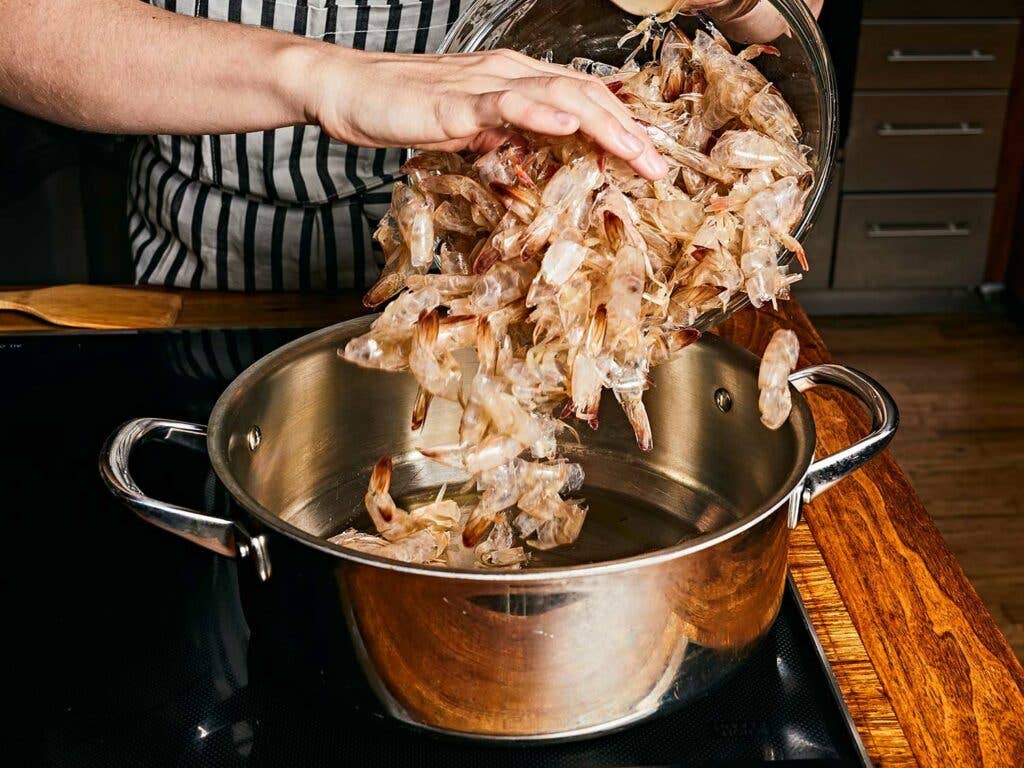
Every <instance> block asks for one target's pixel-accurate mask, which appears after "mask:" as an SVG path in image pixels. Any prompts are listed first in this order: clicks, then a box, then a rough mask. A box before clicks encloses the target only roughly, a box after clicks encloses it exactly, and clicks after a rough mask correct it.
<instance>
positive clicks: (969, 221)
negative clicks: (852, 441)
mask: <svg viewBox="0 0 1024 768" xmlns="http://www.w3.org/2000/svg"><path fill="white" fill-rule="evenodd" d="M1021 14H1024V2H1022V0H979V2H977V3H972V4H971V5H970V6H965V5H964V4H963V3H959V2H950V1H948V0H939V1H938V2H930V3H918V2H911V1H910V0H865V2H864V6H863V18H862V20H861V27H860V37H859V42H858V46H857V64H856V71H855V75H854V91H853V98H852V106H851V116H850V128H849V133H848V138H847V141H846V144H845V147H844V169H843V178H842V189H841V191H840V193H839V200H838V204H837V208H838V221H837V224H836V234H835V239H834V251H833V263H832V274H831V280H830V282H829V285H828V288H827V289H826V288H823V287H822V286H821V285H820V283H819V284H816V285H814V286H813V289H814V290H813V298H812V297H810V296H808V297H807V304H808V305H809V306H811V307H812V308H813V309H816V310H818V311H822V312H827V311H829V308H830V306H831V307H835V308H836V311H842V312H857V311H864V312H871V311H876V310H877V308H878V307H880V306H883V305H884V306H885V307H886V309H887V310H892V309H894V308H896V309H900V308H902V309H904V310H906V311H914V310H916V309H926V308H927V309H931V310H934V309H935V308H936V306H944V304H943V302H946V301H947V300H948V301H949V302H950V306H963V305H965V304H971V303H972V302H976V301H977V299H976V296H977V291H976V289H977V288H978V287H979V286H980V285H982V284H983V283H984V282H985V281H986V280H992V279H993V277H992V276H991V275H987V274H986V257H987V254H988V251H989V249H990V233H991V232H992V231H993V230H992V220H993V215H994V212H995V211H996V187H997V183H999V178H1000V163H1001V159H1002V158H1003V157H1004V156H1005V151H1006V149H1005V147H1006V141H1005V131H1006V124H1007V122H1009V121H1011V120H1012V118H1008V114H1009V113H1010V109H1011V107H1010V103H1011V100H1010V94H1011V88H1013V87H1015V86H1014V72H1015V67H1016V66H1017V62H1016V57H1017V55H1018V53H1017V52H1018V50H1019V36H1020V34H1021V30H1020V16H1021ZM1018 77H1019V75H1018ZM1011 128H1012V126H1011ZM819 259H820V256H819ZM996 279H998V278H996ZM810 287H811V286H810V284H806V285H805V286H804V290H805V293H802V294H801V295H804V296H807V293H806V291H807V289H808V288H810ZM936 302H939V304H938V305H937V304H936Z"/></svg>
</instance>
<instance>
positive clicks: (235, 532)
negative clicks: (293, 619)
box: [100, 419, 270, 581]
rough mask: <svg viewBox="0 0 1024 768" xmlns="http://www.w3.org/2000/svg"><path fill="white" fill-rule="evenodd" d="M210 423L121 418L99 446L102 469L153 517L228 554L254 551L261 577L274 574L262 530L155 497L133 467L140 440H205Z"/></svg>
mask: <svg viewBox="0 0 1024 768" xmlns="http://www.w3.org/2000/svg"><path fill="white" fill-rule="evenodd" d="M205 438H206V427H205V426H204V425H203V424H194V423H192V422H189V421H174V420H172V419H133V420H132V421H129V422H127V423H125V424H122V425H121V426H120V427H119V428H118V429H117V431H116V432H114V433H113V434H112V435H111V436H110V437H109V438H108V439H107V442H106V444H105V445H104V446H103V450H102V451H101V452H100V475H101V476H102V477H103V480H104V482H106V484H107V487H108V488H109V489H110V492H111V493H113V494H114V495H115V496H116V497H117V498H119V499H120V500H121V501H123V502H124V503H125V504H127V505H128V507H130V508H131V509H132V511H133V512H135V514H137V515H138V516H139V517H141V518H142V519H143V520H145V521H146V522H148V523H152V524H153V525H155V526H157V527H159V528H163V529H164V530H167V531H170V532H171V533H175V534H177V535H178V536H181V537H183V538H186V539H188V540H189V541H192V542H195V543H196V544H198V545H199V546H201V547H205V548H206V549H210V550H213V551H214V552H217V553H218V554H221V555H227V556H228V557H239V556H241V557H247V556H248V555H249V554H250V553H251V554H252V555H253V560H254V562H255V564H256V572H257V574H258V575H259V577H260V580H261V581H266V580H267V579H268V578H269V577H270V560H269V558H268V556H267V550H266V543H265V541H264V539H263V536H249V534H248V533H247V532H246V530H245V528H244V527H243V526H242V524H241V523H238V522H236V521H234V520H229V519H227V518H223V517H213V516H211V515H204V514H202V513H200V512H196V511H194V510H191V509H188V508H187V507H180V506H178V505H177V504H171V503H169V502H166V501H158V500H157V499H153V498H150V497H149V496H147V495H146V494H145V493H143V492H142V489H141V488H139V486H138V484H137V483H136V482H135V480H134V478H133V477H132V475H131V472H130V471H129V469H128V462H129V460H130V459H131V455H132V451H133V450H134V449H135V446H137V445H139V444H140V443H143V442H146V441H147V440H161V441H164V442H169V443H178V444H185V445H190V446H191V445H196V444H197V443H198V444H199V445H203V444H204V443H205Z"/></svg>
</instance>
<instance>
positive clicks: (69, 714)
mask: <svg viewBox="0 0 1024 768" xmlns="http://www.w3.org/2000/svg"><path fill="white" fill-rule="evenodd" d="M301 333H302V332H301V331H296V330H259V331H256V330H241V331H213V330H209V331H179V332H146V333H105V334H96V333H87V334H60V335H23V336H7V337H0V370H2V371H3V372H4V373H3V376H2V377H0V413H2V419H0V425H2V426H0V435H2V438H3V449H2V454H0V458H2V461H0V508H2V509H3V513H4V518H3V519H4V521H5V523H6V529H5V536H4V550H5V553H4V569H3V570H4V572H5V574H6V578H5V582H6V585H7V586H8V590H6V591H9V593H10V596H9V597H8V598H7V599H6V600H5V607H6V609H7V611H8V623H7V626H8V628H9V629H8V632H9V633H10V634H11V635H12V636H13V638H14V644H15V647H14V649H13V653H12V655H11V656H10V659H11V660H12V662H13V663H12V665H11V666H12V670H11V672H12V674H11V675H10V679H11V680H12V681H13V686H14V687H13V689H8V691H7V693H8V696H9V697H11V698H10V700H11V701H15V702H18V703H19V706H18V707H16V708H15V710H16V711H17V712H18V714H17V715H16V719H15V721H14V726H15V732H16V746H17V747H18V748H19V749H18V754H25V755H27V756H28V757H29V761H30V763H31V764H43V765H53V766H104V767H107V766H136V765H138V766H163V765H187V766H235V765H265V766H278V765H280V766H327V765H345V766H347V765H356V766H410V765H434V764H444V765H484V766H490V767H491V768H501V767H502V766H537V767H543V766H587V767H590V766H593V767H595V768H601V767H604V766H608V767H611V766H616V767H625V766H662V765H679V766H735V765H750V766H759V765H765V766H807V767H810V766H862V765H866V764H868V761H867V757H866V753H865V752H864V748H863V745H862V744H861V743H860V740H859V738H858V736H857V734H856V730H855V729H854V727H853V724H852V721H851V720H850V717H849V713H848V712H847V710H846V707H845V705H844V703H843V701H842V698H841V696H840V694H839V692H838V689H837V687H836V685H835V681H834V679H833V677H832V674H831V671H830V670H829V668H828V665H827V662H826V661H825V658H824V656H823V654H822V651H821V648H820V645H819V644H818V642H817V639H816V637H815V636H814V633H813V631H812V630H811V628H810V626H809V624H808V622H807V619H806V615H805V613H804V611H803V609H802V606H801V604H800V601H799V597H798V595H797V593H796V591H795V589H794V588H793V586H792V583H790V585H789V586H788V587H787V591H786V595H785V598H784V600H783V604H782V608H781V610H780V612H779V615H778V618H777V620H776V621H775V624H774V626H773V627H772V630H771V632H770V633H769V635H768V636H767V638H766V639H765V641H764V642H763V643H762V644H761V645H760V646H759V648H758V649H757V651H756V652H755V653H754V654H753V655H752V656H751V657H750V658H749V659H748V660H747V662H745V663H744V665H743V666H742V667H741V668H740V669H739V671H738V672H737V673H736V674H735V675H734V676H732V677H731V678H730V679H728V680H726V681H725V682H724V683H723V684H722V685H720V686H719V687H718V688H717V689H715V690H713V691H712V692H711V693H709V694H708V695H707V696H705V697H704V698H702V699H700V700H698V701H696V702H694V703H692V704H690V705H688V706H686V707H685V708H682V709H679V710H677V711H675V712H672V713H670V714H667V715H665V716H663V717H660V718H658V719H655V720H651V721H648V722H645V723H641V724H639V725H634V726H632V727H629V728H626V729H624V730H622V731H619V732H616V733H612V734H609V735H605V736H601V737H598V738H594V739H590V740H586V741H579V742H571V743H561V744H548V745H543V746H517V747H514V746H507V745H501V746H494V745H483V744H479V743H475V742H470V741H464V740H455V739H450V738H443V737H438V736H434V735H429V734H426V733H424V732H422V731H417V730H415V729H412V728H410V727H407V726H403V725H400V724H398V723H396V722H395V721H392V720H390V719H389V718H387V717H386V716H385V715H384V714H383V713H382V712H381V710H380V709H379V708H378V706H377V705H376V703H375V701H374V699H373V698H372V696H371V695H369V693H368V691H367V688H366V686H365V683H364V682H363V681H362V680H361V679H352V680H350V681H344V682H341V683H338V682H335V683H332V684H331V685H326V684H325V685H322V686H319V687H317V686H315V685H314V686H312V687H311V686H308V685H303V686H298V685H294V686H293V685H290V684H289V683H288V682H287V681H281V680H280V679H278V678H276V677H274V676H272V675H266V674H264V673H263V672H262V669H261V664H260V663H259V661H258V660H259V658H260V653H259V648H258V647H255V646H256V644H255V641H254V640H253V639H252V638H251V637H250V634H249V631H248V627H247V626H246V622H245V617H244V615H243V612H242V609H241V604H240V601H239V595H238V585H237V579H236V575H235V563H234V562H233V561H231V560H227V559H224V558H221V557H219V556H217V555H215V554H213V553H210V552H207V551H205V550H203V549H200V548H198V547H196V546H194V545H192V544H190V543H189V542H187V541H185V540H183V539H180V538H177V537H175V536H171V535H168V534H167V533H165V532H163V531H160V530H158V529H156V528H153V527H151V526H149V525H147V524H146V523H144V522H142V521H140V520H139V519H137V518H136V517H135V516H134V515H132V514H131V513H130V512H129V511H128V510H127V509H125V508H124V507H122V506H121V505H120V504H119V503H117V502H116V501H115V500H114V499H113V497H112V496H110V494H109V493H108V491H107V490H106V488H105V487H104V485H103V483H102V481H101V480H100V477H99V474H98V471H97V456H98V453H99V450H100V447H101V446H102V444H103V442H104V440H105V439H106V437H107V436H108V435H109V434H110V433H111V432H112V431H113V430H114V429H115V428H116V427H117V426H118V425H119V424H120V423H122V422H123V421H126V420H127V419H129V418H133V417H137V416H158V417H167V418H180V419H186V420H192V421H199V422H205V420H206V418H207V417H208V415H209V412H210V410H211V408H212V406H213V403H214V401H215V400H216V398H217V395H218V394H219V393H220V392H221V391H222V390H223V388H224V387H225V386H226V385H227V383H228V382H229V381H230V380H231V379H232V378H233V377H234V376H235V375H237V373H239V372H240V371H241V370H242V369H243V368H245V367H246V366H248V365H249V364H251V363H252V362H253V361H254V360H256V359H257V358H259V357H260V356H262V355H263V354H266V353H267V352H269V351H271V350H272V349H274V348H275V347H277V346H279V345H281V344H283V343H285V342H287V341H289V340H291V339H292V338H295V337H297V336H299V335H301ZM132 469H133V472H134V474H135V477H136V479H137V480H138V481H139V484H140V485H141V486H142V487H143V488H145V489H146V491H147V492H149V493H150V494H151V495H153V496H154V497H156V498H161V499H166V500H168V501H175V502H178V503H182V504H186V505H191V506H193V507H195V508H199V509H206V510H213V509H216V508H217V506H218V505H219V504H222V503H223V500H224V494H225V491H224V489H223V488H222V487H220V485H219V484H218V482H217V481H216V479H215V477H214V475H213V473H212V472H211V470H210V468H209V464H208V462H207V459H206V456H205V455H204V454H202V453H201V452H197V451H194V450H187V449H185V448H183V447H181V446H174V445H166V444H148V445H143V446H141V447H140V448H139V449H138V451H137V455H136V456H134V457H133V467H132ZM295 599H296V600H302V599H303V596H302V595H296V596H295Z"/></svg>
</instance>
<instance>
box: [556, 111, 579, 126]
mask: <svg viewBox="0 0 1024 768" xmlns="http://www.w3.org/2000/svg"><path fill="white" fill-rule="evenodd" d="M555 120H557V121H558V122H559V124H560V125H566V126H569V125H572V124H573V123H575V122H576V118H575V117H573V116H572V115H570V114H569V113H568V112H555Z"/></svg>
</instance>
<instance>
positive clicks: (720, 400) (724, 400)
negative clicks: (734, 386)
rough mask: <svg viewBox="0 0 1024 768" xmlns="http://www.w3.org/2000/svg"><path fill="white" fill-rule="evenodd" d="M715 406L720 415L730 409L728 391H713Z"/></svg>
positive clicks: (721, 388)
mask: <svg viewBox="0 0 1024 768" xmlns="http://www.w3.org/2000/svg"><path fill="white" fill-rule="evenodd" d="M715 405H717V406H718V410H720V411H721V412H722V413H728V412H729V411H730V410H731V409H732V395H730V394H729V390H728V389H726V388H725V387H719V388H718V389H716V390H715Z"/></svg>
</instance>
